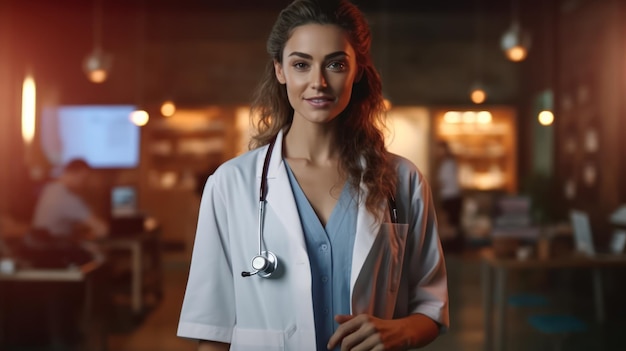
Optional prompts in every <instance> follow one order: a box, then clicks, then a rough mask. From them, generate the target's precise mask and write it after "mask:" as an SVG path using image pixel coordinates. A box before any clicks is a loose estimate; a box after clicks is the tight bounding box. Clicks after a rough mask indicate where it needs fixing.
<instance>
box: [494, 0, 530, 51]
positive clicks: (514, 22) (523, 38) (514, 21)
mask: <svg viewBox="0 0 626 351" xmlns="http://www.w3.org/2000/svg"><path fill="white" fill-rule="evenodd" d="M518 11H519V9H518V3H517V0H512V1H511V25H510V26H509V28H508V29H507V30H506V32H504V34H502V38H501V39H500V47H501V48H502V50H503V51H504V54H505V55H506V57H507V58H508V59H509V60H511V61H513V62H520V61H523V60H524V59H525V58H526V56H528V50H529V49H530V44H531V37H530V34H529V33H528V32H527V31H526V30H524V29H523V28H522V26H521V25H520V22H519V18H518V15H519V14H518Z"/></svg>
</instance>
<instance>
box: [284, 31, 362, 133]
mask: <svg viewBox="0 0 626 351" xmlns="http://www.w3.org/2000/svg"><path fill="white" fill-rule="evenodd" d="M274 68H275V71H276V77H277V78H278V81H279V82H280V83H281V84H285V85H286V88H287V96H288V98H289V103H290V104H291V106H292V107H293V109H294V111H295V112H294V120H295V119H298V118H300V119H304V120H305V121H308V122H310V123H327V122H330V121H332V120H333V119H335V117H337V116H338V115H339V114H340V113H341V112H342V111H343V110H344V109H345V108H346V106H348V103H349V102H350V97H351V95H352V84H353V83H354V81H355V78H356V76H357V71H358V68H357V64H356V54H355V52H354V49H353V48H352V45H350V43H349V41H348V37H347V35H346V33H345V32H344V30H343V29H341V28H340V27H338V26H336V25H321V24H306V25H302V26H299V27H296V28H295V29H294V30H293V33H292V35H291V37H290V38H289V40H288V41H287V43H286V44H285V49H284V50H283V62H282V63H279V62H277V61H275V62H274Z"/></svg>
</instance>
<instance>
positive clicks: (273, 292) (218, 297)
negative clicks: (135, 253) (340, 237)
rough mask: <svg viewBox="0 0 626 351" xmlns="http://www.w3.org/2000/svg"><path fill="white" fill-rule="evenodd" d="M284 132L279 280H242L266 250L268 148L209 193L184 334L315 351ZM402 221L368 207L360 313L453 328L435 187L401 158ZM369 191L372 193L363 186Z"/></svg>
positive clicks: (272, 222)
mask: <svg viewBox="0 0 626 351" xmlns="http://www.w3.org/2000/svg"><path fill="white" fill-rule="evenodd" d="M282 136H283V135H282V133H280V134H279V135H278V137H277V140H276V144H275V147H274V149H273V152H272V157H271V160H270V164H269V169H268V179H267V186H268V193H267V206H266V210H265V221H264V236H263V239H264V240H263V241H264V243H263V244H264V250H269V251H272V252H274V253H275V254H276V256H277V257H278V261H279V263H278V268H277V271H276V272H274V274H273V275H272V277H271V278H269V279H265V278H262V277H260V276H251V277H246V278H244V277H242V276H241V272H242V271H250V270H251V263H250V262H251V259H252V258H253V257H254V256H255V255H256V254H257V252H258V235H257V233H258V206H259V187H260V181H261V172H262V168H263V161H264V158H265V154H266V151H267V146H265V147H262V148H259V149H256V150H252V151H250V152H248V153H246V154H243V155H241V156H239V157H237V158H234V159H232V160H230V161H227V162H225V163H224V164H223V165H222V166H220V167H219V169H218V170H217V171H216V172H215V173H214V174H213V175H212V176H211V177H209V179H208V181H207V184H206V186H205V190H204V193H203V196H202V201H201V205H200V213H199V218H198V226H197V232H196V239H195V243H194V248H193V257H192V260H191V268H190V272H189V280H188V283H187V289H186V292H185V298H184V301H183V306H182V311H181V315H180V321H179V326H178V332H177V334H178V335H179V336H181V337H187V338H194V339H204V340H215V341H221V342H226V343H230V344H231V350H237V351H253V350H254V351H270V350H271V351H274V350H276V351H278V350H294V351H295V350H297V351H306V350H315V328H314V321H313V304H312V295H311V270H310V266H309V259H308V256H307V248H306V242H305V239H304V234H303V231H302V226H301V223H300V219H299V215H298V210H297V207H296V203H295V199H294V196H293V194H292V191H291V185H290V183H289V178H288V175H287V171H286V169H285V165H284V164H283V158H282ZM394 162H396V163H397V165H398V166H397V167H398V176H399V183H398V193H397V196H396V202H397V208H398V212H399V223H403V224H397V225H394V224H391V223H389V222H390V220H389V218H390V217H389V213H388V211H387V203H385V204H381V211H383V213H384V216H385V217H384V222H386V223H380V222H378V223H377V221H376V220H375V218H374V216H373V215H371V213H369V212H368V211H367V210H366V208H365V206H364V203H363V202H364V195H361V197H360V198H361V199H362V200H363V201H361V202H360V206H359V209H358V217H357V228H356V229H357V232H356V237H355V243H354V251H353V259H352V271H351V279H350V286H351V295H352V300H351V304H352V313H353V314H360V313H370V314H373V315H375V316H377V317H380V318H394V317H402V316H406V315H408V314H412V313H422V314H425V315H427V316H429V317H430V318H432V319H433V320H435V321H436V322H438V323H439V324H440V325H441V327H442V329H445V328H447V326H448V299H447V297H448V295H447V281H446V270H445V264H444V260H443V254H442V251H441V246H440V243H439V238H438V235H437V227H436V220H435V214H434V211H433V207H432V200H431V193H430V188H429V187H428V185H427V183H426V181H425V179H424V178H423V177H422V176H421V175H420V174H419V172H418V171H417V169H416V168H415V166H414V165H413V164H411V163H410V162H409V161H407V160H405V159H402V158H400V157H397V158H396V159H395V161H394ZM361 188H362V190H363V191H364V190H365V189H364V188H363V187H361Z"/></svg>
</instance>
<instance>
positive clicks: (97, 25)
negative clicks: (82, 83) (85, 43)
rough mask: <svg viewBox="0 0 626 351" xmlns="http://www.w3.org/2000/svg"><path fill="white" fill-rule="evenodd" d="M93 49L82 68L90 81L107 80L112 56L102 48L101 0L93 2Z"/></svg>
mask: <svg viewBox="0 0 626 351" xmlns="http://www.w3.org/2000/svg"><path fill="white" fill-rule="evenodd" d="M93 5H94V6H93V45H94V46H93V50H92V51H91V53H89V54H88V55H87V57H85V60H84V61H83V70H84V71H85V74H86V75H87V78H88V79H89V81H91V82H92V83H102V82H104V81H106V80H107V78H108V76H109V70H110V69H111V63H112V56H111V55H110V54H107V53H105V52H104V50H102V0H94V3H93Z"/></svg>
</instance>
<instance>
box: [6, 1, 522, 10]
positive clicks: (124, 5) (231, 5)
mask: <svg viewBox="0 0 626 351" xmlns="http://www.w3.org/2000/svg"><path fill="white" fill-rule="evenodd" d="M291 1H292V0H234V1H224V0H91V1H90V0H56V1H49V0H29V1H22V0H0V6H2V4H5V5H6V4H9V5H10V6H11V7H13V8H17V9H20V10H27V9H29V8H33V7H37V8H41V7H48V8H50V9H52V8H54V9H70V8H71V9H85V8H89V7H92V6H93V5H94V4H95V3H97V2H101V4H102V6H103V7H104V8H109V9H111V8H116V9H120V10H121V9H131V8H136V7H143V8H145V9H147V10H149V11H150V10H154V11H176V12H190V11H248V10H270V11H271V10H276V11H278V10H280V9H282V8H283V7H285V6H286V5H287V4H289V3H290V2H291ZM353 2H354V3H355V4H356V5H357V6H359V7H360V8H361V9H362V10H364V11H392V12H421V13H472V12H475V11H477V10H478V9H480V10H481V11H485V12H508V11H509V9H510V6H511V2H510V1H505V0H388V1H386V0H353Z"/></svg>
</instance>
